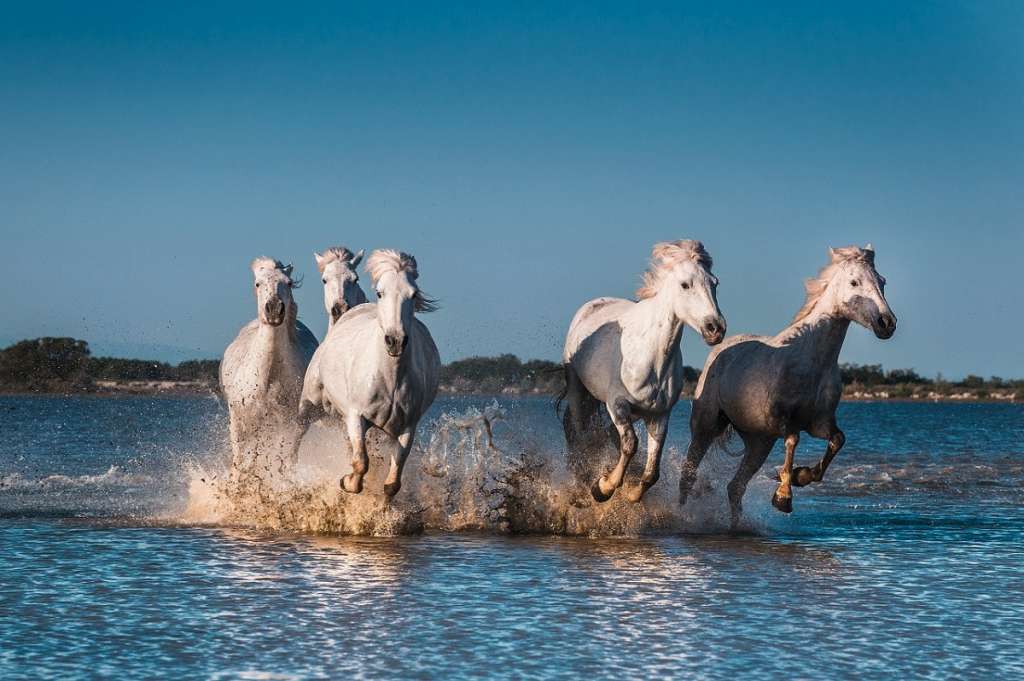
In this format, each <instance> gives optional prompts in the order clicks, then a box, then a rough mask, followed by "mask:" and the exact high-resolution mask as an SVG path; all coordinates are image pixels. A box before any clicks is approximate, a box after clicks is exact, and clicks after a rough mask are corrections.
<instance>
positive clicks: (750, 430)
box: [679, 244, 896, 529]
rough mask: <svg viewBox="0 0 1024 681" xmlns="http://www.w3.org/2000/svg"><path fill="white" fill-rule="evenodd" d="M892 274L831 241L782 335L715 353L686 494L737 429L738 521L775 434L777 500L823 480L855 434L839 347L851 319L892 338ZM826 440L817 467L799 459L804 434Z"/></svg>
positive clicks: (702, 390) (734, 490) (738, 339)
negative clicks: (847, 420) (888, 280)
mask: <svg viewBox="0 0 1024 681" xmlns="http://www.w3.org/2000/svg"><path fill="white" fill-rule="evenodd" d="M884 290H885V279H884V278H883V277H882V276H881V275H880V274H879V273H878V272H877V271H876V270H875V252H874V249H873V248H872V247H871V245H870V244H868V245H867V246H866V247H865V248H858V247H856V246H849V247H846V248H830V249H829V263H828V265H826V266H825V267H824V268H823V269H822V270H821V272H819V273H818V276H817V277H816V278H814V279H812V280H810V281H808V282H807V299H806V301H805V302H804V305H803V307H802V308H801V309H800V311H799V312H798V313H797V315H796V317H795V318H794V319H793V321H792V322H791V323H790V325H789V326H787V327H786V328H785V329H783V330H782V331H781V332H780V333H779V334H778V335H776V336H772V337H768V336H733V337H731V338H728V339H726V340H725V342H724V343H722V344H721V345H720V346H719V347H717V348H715V350H714V351H712V353H711V354H710V355H709V356H708V359H707V362H706V363H705V364H704V371H703V373H702V374H701V377H700V381H699V383H698V385H697V392H696V396H695V398H694V402H693V411H692V413H691V416H690V435H691V439H690V446H689V449H688V450H687V453H686V461H685V462H684V463H683V471H682V476H681V478H680V480H679V503H680V505H682V504H685V503H686V499H687V496H688V495H689V493H690V489H691V488H692V487H693V483H694V482H695V481H696V479H697V468H698V466H700V462H701V460H702V459H703V458H704V455H705V453H706V452H707V451H708V448H709V447H710V446H711V444H712V443H713V442H714V441H715V440H716V439H718V438H720V437H722V436H723V435H725V434H726V431H727V429H729V428H732V429H734V430H735V431H736V433H738V434H739V436H740V439H741V440H742V441H743V445H744V450H743V459H742V460H741V462H740V465H739V469H738V470H737V471H736V475H735V477H733V479H732V481H731V482H730V483H729V486H728V495H729V505H730V510H731V514H732V527H733V529H736V527H737V526H738V524H739V521H740V517H741V515H742V511H743V506H742V503H743V494H744V492H745V491H746V489H747V484H748V483H749V482H750V479H751V478H752V477H753V476H754V474H755V473H757V471H758V470H760V468H761V466H763V465H764V462H765V460H766V459H767V458H768V454H769V453H770V452H771V450H772V447H773V446H774V445H775V442H776V440H778V439H779V438H783V439H784V441H785V445H786V456H785V460H784V462H783V465H782V469H781V470H780V472H779V485H778V488H777V489H776V491H775V494H774V495H773V496H772V504H773V505H774V506H775V508H777V509H778V510H780V511H782V512H784V513H790V512H791V511H792V510H793V494H792V486H794V485H795V486H797V487H803V486H804V485H808V484H810V483H812V482H820V481H821V480H822V477H823V476H824V475H825V471H826V470H827V469H828V466H829V464H830V463H831V462H832V459H833V458H834V457H835V455H836V453H837V452H838V451H839V450H840V449H841V448H842V446H843V443H844V442H845V441H846V438H845V436H844V435H843V431H841V430H840V429H839V426H837V425H836V407H837V406H838V404H839V398H840V397H841V396H842V382H841V381H840V377H839V363H838V362H839V351H840V350H841V349H842V345H843V340H844V339H845V338H846V331H847V329H848V328H849V326H850V322H851V321H852V322H856V323H858V324H860V325H861V326H864V327H866V328H869V329H871V330H872V331H873V332H874V333H875V335H876V336H877V337H878V338H881V339H887V338H891V337H892V335H893V333H895V331H896V317H895V315H894V314H893V312H892V310H891V309H890V308H889V304H888V303H887V302H886V300H885V295H884ZM801 432H806V433H808V434H809V435H811V436H812V437H815V438H819V439H822V440H826V441H827V442H828V445H827V447H826V450H825V454H824V456H823V457H822V458H821V459H820V460H819V461H818V463H817V464H815V465H814V466H811V467H804V466H800V467H797V468H794V467H793V455H794V452H795V451H796V447H797V444H798V443H799V441H800V433H801Z"/></svg>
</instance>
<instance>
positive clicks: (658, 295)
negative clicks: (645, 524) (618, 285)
mask: <svg viewBox="0 0 1024 681" xmlns="http://www.w3.org/2000/svg"><path fill="white" fill-rule="evenodd" d="M717 286H718V280H717V279H716V278H715V276H714V275H713V274H711V256H710V255H708V252H707V251H706V250H704V246H703V244H701V243H700V242H699V241H688V240H683V241H675V242H670V243H660V244H657V245H656V246H655V247H654V250H653V252H652V254H651V266H650V269H649V270H648V271H647V272H646V273H645V274H644V278H643V286H642V287H641V288H640V290H639V291H637V297H638V298H639V300H638V301H636V302H634V301H631V300H625V299H622V298H597V299H596V300H592V301H590V302H589V303H586V304H585V305H584V306H583V307H581V308H580V309H579V311H578V312H577V313H576V316H575V317H573V320H572V324H571V325H570V326H569V333H568V335H567V336H566V339H565V351H564V353H563V355H562V362H563V364H564V366H565V378H566V386H565V392H564V393H563V395H562V397H565V398H567V406H566V410H565V415H564V418H563V425H564V427H565V437H566V442H567V444H568V447H569V455H570V463H571V464H572V465H573V466H574V467H575V468H576V470H577V472H578V474H579V470H580V468H581V467H582V461H583V458H584V457H585V456H586V454H587V450H588V449H590V448H591V444H590V443H591V442H592V441H593V438H592V437H591V438H589V440H590V442H588V441H587V439H588V438H587V436H588V435H591V436H593V434H594V432H595V431H597V429H598V426H597V423H598V422H599V421H600V415H599V414H598V407H599V405H600V404H603V405H604V406H605V408H606V409H607V410H608V414H609V416H611V420H612V424H613V425H614V427H615V430H616V431H618V440H619V460H618V463H617V464H616V465H615V467H614V468H613V469H612V470H611V471H610V472H609V473H606V474H605V475H602V476H601V477H600V478H598V480H597V482H596V483H594V485H593V486H592V487H591V494H592V495H593V496H594V499H596V500H597V501H606V500H607V499H609V498H610V497H611V495H612V494H614V493H615V490H616V489H618V488H619V487H620V486H621V485H622V479H623V476H624V475H625V472H626V467H627V466H628V465H629V462H630V460H631V459H632V458H633V455H634V454H635V453H636V450H637V437H636V432H635V431H634V430H633V423H634V422H635V421H636V420H638V419H643V420H644V422H645V423H646V425H647V434H648V436H647V464H646V466H645V467H644V473H643V477H641V479H640V485H639V486H638V487H636V488H634V489H632V490H630V492H629V494H628V498H629V500H630V501H634V502H636V501H640V499H641V498H642V497H643V495H644V493H645V492H646V491H647V490H648V489H649V488H650V487H651V486H652V485H653V484H654V483H656V482H657V481H658V475H659V468H660V465H661V450H662V447H663V446H664V444H665V436H666V435H667V433H668V420H669V415H670V414H671V412H672V407H673V406H675V404H676V402H677V401H678V400H679V392H680V390H682V387H683V358H682V353H681V351H680V347H679V345H680V339H681V337H682V332H683V325H684V324H686V325H689V326H690V327H691V328H693V329H694V330H696V331H697V332H698V333H700V334H701V335H702V336H703V337H704V341H705V342H706V343H707V344H708V345H715V344H716V343H719V342H720V341H721V340H722V338H723V337H724V336H725V319H724V318H723V317H722V313H721V312H720V311H719V309H718V301H717V299H716V295H715V292H716V288H717ZM588 431H590V432H588ZM597 432H599V431H597Z"/></svg>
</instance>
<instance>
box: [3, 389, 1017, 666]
mask: <svg viewBox="0 0 1024 681" xmlns="http://www.w3.org/2000/svg"><path fill="white" fill-rule="evenodd" d="M489 402H490V399H483V398H454V399H445V400H441V401H440V402H439V404H438V405H436V406H435V408H434V410H433V412H432V414H431V418H432V422H431V423H429V424H427V425H426V426H425V427H424V429H423V433H422V436H421V443H422V444H421V447H420V448H418V451H416V452H414V454H413V457H417V456H418V457H420V459H419V463H420V464H422V463H423V461H425V460H428V459H429V460H432V459H437V458H438V457H447V459H446V460H444V461H441V465H442V466H443V467H445V473H446V477H444V478H438V480H440V481H441V482H431V481H432V480H434V479H433V478H429V476H427V475H426V473H424V472H423V468H422V467H421V466H420V465H419V464H417V463H416V461H413V462H412V463H411V464H410V467H409V470H408V474H411V475H412V477H411V478H410V481H409V483H408V487H407V489H403V492H402V494H406V493H407V492H408V494H409V497H410V499H418V497H417V495H423V494H426V493H427V492H429V491H430V490H432V489H434V488H431V487H429V485H428V483H429V484H434V485H441V487H438V488H437V489H443V490H446V491H445V494H446V495H447V498H446V499H445V501H444V502H443V503H442V502H441V501H438V506H439V507H440V506H444V505H450V506H452V508H448V509H447V510H445V511H444V513H443V514H441V513H440V512H438V513H435V514H433V515H432V514H431V511H434V510H436V509H427V510H426V511H422V512H421V517H423V518H426V520H425V521H424V522H423V523H421V525H419V526H417V527H416V528H415V529H416V530H417V531H419V532H420V533H419V534H414V535H412V536H392V537H350V536H331V535H310V534H304V533H299V532H294V531H288V530H286V529H284V530H282V529H278V530H273V531H272V530H268V529H267V528H261V527H257V526H253V527H245V526H241V525H240V524H239V523H232V524H231V526H218V525H217V524H216V523H195V522H187V521H185V520H183V519H182V518H181V512H182V510H183V509H184V508H186V507H187V505H188V504H189V495H190V493H191V492H190V488H189V485H190V477H189V476H190V473H189V472H188V470H189V468H188V467H189V465H190V464H191V463H194V462H195V461H204V462H206V463H207V464H210V460H211V459H216V458H217V457H220V456H223V448H222V443H223V438H224V435H225V432H224V430H225V428H224V414H223V411H222V409H221V407H220V406H219V404H218V403H217V402H216V401H214V400H210V399H198V398H197V399H181V398H169V399H161V398H124V399H120V398H117V399H96V398H88V397H85V398H49V397H32V398H19V397H3V398H0V432H3V433H4V438H3V444H2V445H0V670H3V671H2V674H0V676H2V677H3V678H5V679H6V678H44V677H46V678H54V677H61V676H63V677H83V676H103V675H106V676H111V677H116V678H127V677H133V678H136V677H147V678H155V677H163V678H297V679H298V678H337V677H341V676H349V675H352V676H355V677H371V678H379V677H394V676H403V677H413V678H436V677H442V678H445V677H453V676H459V677H461V676H481V677H482V676H496V677H534V676H535V677H544V678H577V677H580V676H596V677H599V678H606V677H616V678H620V677H623V676H625V677H641V676H643V677H649V676H687V675H692V676H698V677H709V676H710V677H726V676H728V677H741V678H762V677H764V676H767V675H770V674H775V675H788V676H796V677H798V678H807V677H814V676H818V677H820V676H829V677H834V676H852V675H858V676H859V675H869V674H870V675H874V676H876V677H877V676H881V677H884V678H892V677H930V678H949V677H973V678H1019V677H1020V676H1021V674H1024V654H1022V652H1021V646H1020V641H1021V640H1024V579H1022V567H1024V541H1022V540H1024V503H1022V502H1024V492H1022V489H1024V487H1022V482H1024V449H1022V445H1021V442H1022V437H1024V409H1022V407H1021V406H1020V405H987V404H953V405H948V404H917V403H913V404H911V403H906V404H904V403H899V404H889V403H851V404H844V405H843V406H842V407H841V410H840V415H839V421H840V424H841V426H842V427H843V429H844V430H845V432H846V435H847V442H848V444H847V446H846V448H845V449H844V450H843V452H842V453H841V454H840V456H839V458H838V459H837V460H836V462H835V464H833V467H832V469H831V470H830V471H829V480H828V482H827V483H826V484H824V485H821V486H818V487H812V488H805V489H798V490H796V492H795V494H796V496H795V504H794V505H795V512H794V514H793V515H792V516H788V517H787V516H783V515H781V514H778V513H776V512H774V511H773V510H772V509H771V508H770V506H769V504H768V497H769V496H770V492H771V488H772V484H773V483H772V482H771V480H770V479H769V478H768V476H767V475H762V476H761V477H760V478H759V479H758V480H757V481H756V482H755V483H754V484H752V485H751V488H750V492H748V501H747V506H748V512H749V515H750V516H751V521H750V522H751V524H750V529H751V530H752V531H751V532H749V533H747V534H744V535H739V536H734V535H728V534H723V533H721V532H720V529H721V528H720V526H719V525H718V524H717V523H718V522H719V520H718V518H719V515H720V514H721V511H722V510H723V509H721V508H718V506H720V505H721V499H720V496H719V494H718V491H717V487H718V486H719V485H722V484H724V481H726V480H727V479H728V478H727V474H728V469H729V466H731V465H732V466H734V465H735V459H730V458H729V456H728V455H727V454H720V455H718V456H717V458H715V459H714V460H713V461H711V462H710V463H709V473H708V475H706V478H705V480H704V481H703V482H702V483H701V484H702V485H703V486H704V487H705V488H706V491H705V494H704V496H703V500H698V502H697V508H695V509H690V510H689V511H688V512H687V513H685V514H682V515H680V516H679V517H678V518H676V517H674V516H673V518H671V519H670V521H665V520H664V519H661V520H659V519H658V518H657V517H656V516H657V515H658V512H659V511H658V509H659V508H662V506H664V508H668V509H670V511H668V512H669V513H674V512H675V511H671V505H670V503H669V502H670V500H671V496H672V490H673V488H674V487H675V484H676V475H677V473H676V471H677V469H678V458H679V456H680V452H681V451H683V450H685V446H686V443H687V439H688V437H687V430H686V427H685V424H686V418H687V416H688V413H689V406H688V405H687V404H681V405H680V406H679V408H677V411H676V413H675V415H674V417H673V423H672V431H671V434H670V448H669V452H668V453H667V455H666V456H667V457H668V458H670V459H672V460H674V461H675V463H671V462H668V463H670V465H668V466H667V467H666V475H665V476H664V477H663V479H662V481H661V482H660V483H659V485H658V488H656V489H657V492H658V493H657V494H656V495H655V497H653V498H652V499H651V502H650V508H649V509H647V510H645V509H644V508H643V507H640V508H638V509H632V508H626V505H625V504H623V503H622V502H616V501H614V500H613V502H610V503H611V504H616V503H618V504H620V506H610V507H608V508H610V509H612V510H610V511H604V510H600V513H604V514H605V515H601V514H600V513H598V512H597V511H594V510H593V509H587V508H584V509H576V508H575V507H572V506H570V505H567V504H562V505H558V504H557V503H555V502H551V503H549V504H548V505H546V506H544V507H543V512H542V513H538V512H536V509H527V510H528V511H529V512H527V511H524V510H523V509H522V508H521V505H518V506H517V505H516V504H508V503H505V505H503V506H501V508H500V509H499V510H500V511H501V512H500V513H497V514H495V513H494V512H493V511H494V509H493V508H491V507H490V506H488V505H487V504H488V503H492V502H491V501H490V499H489V498H488V499H486V500H478V499H469V498H467V497H466V496H464V495H465V494H466V492H465V489H471V490H472V489H475V488H465V486H463V487H460V488H459V492H458V494H453V493H452V489H451V488H452V486H451V484H449V483H448V482H446V481H447V480H450V479H453V478H455V477H456V475H457V474H458V475H464V476H465V475H469V473H466V471H469V472H470V473H472V475H473V476H476V477H471V479H472V480H473V481H474V482H475V483H477V482H478V483H479V494H481V495H485V496H487V497H501V495H502V494H507V493H508V492H507V490H508V489H509V488H508V487H507V486H502V484H501V483H500V481H499V482H498V483H495V482H494V481H489V478H495V477H499V478H500V477H501V475H502V473H501V471H500V466H502V465H506V464H507V462H508V461H513V462H514V461H515V460H516V456H517V455H518V454H519V453H520V451H519V450H520V449H523V450H529V452H530V456H533V457H541V458H544V457H547V458H550V459H556V458H558V457H560V456H561V449H560V447H561V441H560V437H561V435H560V431H559V428H558V423H557V420H556V419H555V417H554V415H553V413H552V412H551V410H550V404H549V403H548V402H547V401H543V400H533V399H523V400H501V401H500V403H501V406H503V407H504V408H505V409H506V411H507V418H506V419H505V421H504V422H503V423H502V424H499V425H497V426H496V428H495V432H496V438H495V442H496V446H497V447H498V448H499V449H500V450H501V451H502V455H501V457H498V456H496V455H493V456H491V458H484V453H482V451H484V450H486V449H487V448H486V445H485V444H481V443H480V442H478V441H476V440H474V438H473V437H472V436H471V434H466V433H464V432H463V430H460V428H461V426H458V425H457V423H456V422H457V421H458V418H462V419H463V421H465V417H466V415H467V414H469V415H472V414H473V413H475V412H473V410H474V409H477V410H482V409H483V408H484V406H485V405H486V404H488V403H489ZM452 415H455V417H457V418H455V419H454V420H453V417H452ZM446 419H447V420H446ZM453 424H456V425H453ZM445 428H451V429H452V430H451V433H449V432H448V431H446V430H445ZM466 432H468V431H466ZM459 433H462V435H459ZM459 438H461V439H459ZM328 440H329V435H328ZM821 450H822V443H819V442H817V441H813V440H811V439H810V438H805V439H804V441H803V442H802V443H801V448H800V450H799V453H798V460H800V461H805V460H807V461H812V460H813V459H814V458H816V457H817V456H819V455H820V452H821ZM339 456H340V454H339ZM448 459H450V460H448ZM780 459H781V454H780V452H779V451H776V452H775V453H773V457H772V464H773V465H777V464H778V462H779V460H780ZM467 462H471V463H472V466H471V465H470V463H467ZM473 462H475V463H473ZM481 462H482V463H481ZM551 465H552V466H555V465H556V464H555V463H552V464H551ZM474 466H475V467H474ZM460 467H461V468H460ZM723 476H724V477H723ZM418 478H423V480H421V481H418ZM467 479H470V478H467ZM538 484H539V483H538ZM545 484H551V485H554V484H555V483H554V482H552V481H551V480H547V481H546V482H545ZM444 485H448V486H447V487H445V486H444ZM555 487H557V485H556V486H555ZM537 489H538V490H540V489H542V488H540V487H537ZM543 489H544V490H549V488H548V487H544V488H543ZM551 494H553V495H554V496H552V498H561V497H560V496H559V495H562V496H566V495H567V492H566V491H565V490H563V489H560V488H557V489H554V492H551ZM370 496H372V494H371V495H370ZM506 501H507V500H506ZM360 503H362V502H360ZM406 503H408V504H411V505H414V504H415V503H419V502H418V501H416V502H413V501H408V500H407V502H406ZM461 503H466V504H471V505H476V504H479V509H476V510H474V511H473V513H476V514H477V515H472V514H470V513H468V512H467V513H463V514H462V515H459V513H458V512H457V511H458V509H457V508H455V506H458V505H459V504H461ZM499 505H500V504H499ZM701 505H703V506H706V507H707V508H700V506H701ZM399 506H401V505H399ZM346 508H348V507H346ZM368 508H371V509H372V508H373V507H368ZM480 509H482V510H480ZM552 509H556V510H558V513H561V514H563V516H564V517H562V518H561V520H559V521H558V522H560V523H563V524H561V525H559V524H558V523H556V522H554V521H553V520H552V518H551V517H550V514H551V513H552V512H553V511H552ZM517 513H523V514H524V515H523V517H522V518H520V517H518V516H516V514H517ZM489 514H490V515H489ZM545 514H547V515H545ZM456 516H458V517H459V518H461V519H462V520H464V521H465V518H464V517H463V516H472V517H471V518H470V520H471V521H472V522H468V523H467V526H470V525H472V526H474V527H475V528H476V529H475V531H462V532H452V531H448V530H449V529H450V527H452V522H454V521H453V520H452V519H453V518H455V517H456ZM441 517H443V518H444V519H445V520H444V522H443V523H441V524H437V523H439V522H440V521H437V520H433V519H432V518H441ZM538 518H539V519H538ZM566 518H569V521H571V522H572V523H576V525H571V524H570V525H566V524H564V523H566V522H568V521H566ZM510 522H511V525H510ZM517 523H518V525H517ZM531 523H534V524H533V525H531ZM588 523H589V525H588ZM442 525H443V526H442ZM513 526H518V527H520V529H521V528H523V527H525V528H526V529H529V530H531V531H532V532H533V534H530V535H529V536H514V535H510V534H508V530H509V529H510V528H512V529H514V527H513ZM570 526H571V527H573V528H574V529H575V531H577V532H579V531H580V530H581V529H582V534H584V535H589V536H574V537H566V536H555V535H552V534H551V531H552V530H553V529H554V530H558V529H563V530H564V529H566V527H570ZM680 527H681V528H682V529H681V530H680V529H679V528H680Z"/></svg>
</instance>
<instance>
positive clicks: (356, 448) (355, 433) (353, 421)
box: [341, 411, 370, 494]
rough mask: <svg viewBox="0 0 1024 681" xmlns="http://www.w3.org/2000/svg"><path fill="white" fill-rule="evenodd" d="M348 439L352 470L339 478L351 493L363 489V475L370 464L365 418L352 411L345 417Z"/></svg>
mask: <svg viewBox="0 0 1024 681" xmlns="http://www.w3.org/2000/svg"><path fill="white" fill-rule="evenodd" d="M345 428H346V430H347V431H348V441H349V443H350V444H351V445H352V472H351V473H349V474H348V475H346V476H345V477H343V478H342V479H341V488H342V489H343V490H345V491H346V492H351V493H352V494H359V493H360V492H362V491H363V476H364V475H366V470H367V469H368V468H369V466H370V459H369V457H367V456H366V419H364V418H363V417H362V416H360V415H359V414H357V413H355V412H354V411H353V412H352V414H351V415H350V416H348V417H347V418H346V419H345Z"/></svg>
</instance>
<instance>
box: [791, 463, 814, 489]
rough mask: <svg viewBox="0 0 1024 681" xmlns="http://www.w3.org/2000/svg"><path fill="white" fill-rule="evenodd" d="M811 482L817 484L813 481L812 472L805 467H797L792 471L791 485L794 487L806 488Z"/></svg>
mask: <svg viewBox="0 0 1024 681" xmlns="http://www.w3.org/2000/svg"><path fill="white" fill-rule="evenodd" d="M812 482H817V481H816V480H815V479H814V471H813V470H811V469H810V468H808V467H807V466H798V467H796V468H794V469H793V485H794V486H796V487H806V486H807V485H809V484H811V483H812Z"/></svg>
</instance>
